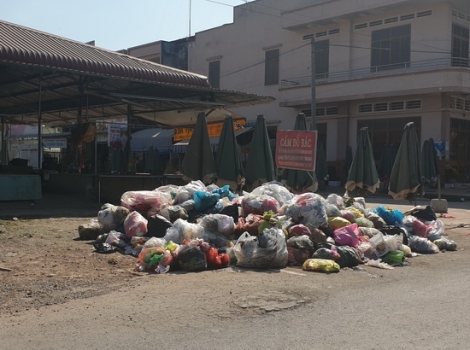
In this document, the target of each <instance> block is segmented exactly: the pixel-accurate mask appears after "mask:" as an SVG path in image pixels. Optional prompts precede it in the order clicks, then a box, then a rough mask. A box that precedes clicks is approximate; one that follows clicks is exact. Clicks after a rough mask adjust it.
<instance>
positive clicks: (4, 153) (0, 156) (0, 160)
mask: <svg viewBox="0 0 470 350" xmlns="http://www.w3.org/2000/svg"><path fill="white" fill-rule="evenodd" d="M0 152H1V153H0V164H3V165H8V162H9V161H10V159H9V157H8V144H7V140H5V139H2V149H1V151H0Z"/></svg>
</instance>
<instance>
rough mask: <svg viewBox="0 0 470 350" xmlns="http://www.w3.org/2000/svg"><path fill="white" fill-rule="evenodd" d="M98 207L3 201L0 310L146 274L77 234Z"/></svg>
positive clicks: (111, 286) (50, 200)
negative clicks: (95, 250) (135, 269)
mask: <svg viewBox="0 0 470 350" xmlns="http://www.w3.org/2000/svg"><path fill="white" fill-rule="evenodd" d="M402 204H403V203H402ZM418 204H419V203H418ZM374 205H376V204H374ZM463 205H467V203H464V204H460V206H461V208H460V209H458V210H459V212H458V214H457V217H456V218H449V219H445V220H446V221H445V224H446V229H447V232H446V233H449V234H450V235H451V238H453V237H459V236H460V237H462V238H463V237H464V236H466V235H468V234H469V233H468V232H470V228H468V227H469V226H468V225H467V223H466V222H465V220H467V219H468V217H467V215H465V213H466V212H467V209H466V207H465V208H464V207H463ZM99 207H100V204H98V203H94V202H91V201H89V200H81V201H80V200H77V199H74V198H68V197H66V196H60V195H48V196H46V197H45V198H44V199H43V200H41V201H38V202H36V203H26V202H21V203H3V204H2V205H0V244H1V247H2V249H1V253H0V315H2V314H15V313H21V312H23V311H26V310H30V309H40V308H42V307H44V306H48V305H54V304H63V303H66V302H68V301H70V300H73V299H83V298H90V297H94V296H98V295H102V294H105V293H108V292H110V291H114V290H117V289H120V288H122V287H130V286H132V285H133V284H134V283H135V281H136V279H137V280H139V281H140V280H141V277H142V276H145V275H146V274H143V273H139V272H136V271H134V267H135V264H136V261H137V259H136V258H134V257H132V256H127V255H122V254H120V253H112V254H98V253H96V252H94V247H93V245H92V244H91V243H92V242H90V241H82V240H79V239H78V226H79V225H81V224H84V223H87V222H88V221H89V220H90V219H92V218H96V215H97V212H98V210H99ZM409 207H410V206H406V205H405V206H394V208H398V209H401V208H402V209H401V210H403V209H405V208H409ZM456 210H457V209H456ZM450 213H451V214H452V211H450ZM455 213H456V211H454V214H455ZM465 225H467V226H465ZM464 241H465V242H466V243H468V240H466V239H465V240H464ZM460 248H461V247H460ZM465 248H467V247H465ZM449 258H451V256H449ZM297 271H298V269H297ZM299 272H301V271H299ZM293 273H295V272H293Z"/></svg>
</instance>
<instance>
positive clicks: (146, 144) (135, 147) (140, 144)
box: [131, 128, 173, 154]
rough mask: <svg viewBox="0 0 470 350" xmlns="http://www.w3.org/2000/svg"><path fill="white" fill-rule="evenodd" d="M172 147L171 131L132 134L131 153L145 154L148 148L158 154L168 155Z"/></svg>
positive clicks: (145, 131) (151, 130)
mask: <svg viewBox="0 0 470 350" xmlns="http://www.w3.org/2000/svg"><path fill="white" fill-rule="evenodd" d="M172 145H173V129H158V128H154V129H145V130H140V131H137V132H135V133H133V134H132V138H131V148H132V151H133V152H146V151H148V150H149V148H150V146H153V149H154V150H158V153H160V154H162V153H169V152H170V151H171V147H172Z"/></svg>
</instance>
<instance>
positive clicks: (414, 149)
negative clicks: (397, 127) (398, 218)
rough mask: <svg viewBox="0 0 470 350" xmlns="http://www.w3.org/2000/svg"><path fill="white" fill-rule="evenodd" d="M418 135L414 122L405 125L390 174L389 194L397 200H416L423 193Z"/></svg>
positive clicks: (411, 201)
mask: <svg viewBox="0 0 470 350" xmlns="http://www.w3.org/2000/svg"><path fill="white" fill-rule="evenodd" d="M419 148H420V147H419V141H418V135H417V134H416V128H415V125H414V123H413V122H411V123H408V124H406V125H405V129H404V133H403V136H402V139H401V142H400V146H399V148H398V153H397V157H396V158H395V163H394V164H393V168H392V172H391V174H390V183H389V186H388V194H389V195H391V196H392V197H393V199H395V200H404V199H407V200H409V201H410V203H413V202H415V199H416V197H419V196H422V195H423V183H422V181H423V180H422V174H421V159H420V149H419Z"/></svg>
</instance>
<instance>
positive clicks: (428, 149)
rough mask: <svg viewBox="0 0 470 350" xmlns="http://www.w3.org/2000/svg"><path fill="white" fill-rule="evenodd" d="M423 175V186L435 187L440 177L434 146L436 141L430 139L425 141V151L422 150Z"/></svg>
mask: <svg viewBox="0 0 470 350" xmlns="http://www.w3.org/2000/svg"><path fill="white" fill-rule="evenodd" d="M421 159H422V162H421V166H422V171H421V175H422V178H423V184H426V185H429V186H434V185H436V182H437V177H438V176H439V167H438V165H437V152H436V147H435V146H434V140H433V139H429V140H426V141H424V143H423V149H422V150H421Z"/></svg>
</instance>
